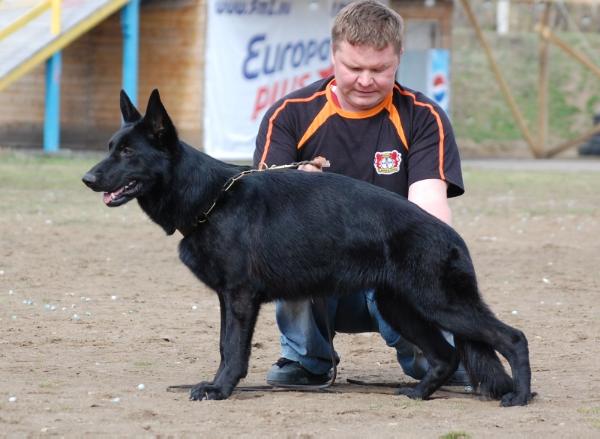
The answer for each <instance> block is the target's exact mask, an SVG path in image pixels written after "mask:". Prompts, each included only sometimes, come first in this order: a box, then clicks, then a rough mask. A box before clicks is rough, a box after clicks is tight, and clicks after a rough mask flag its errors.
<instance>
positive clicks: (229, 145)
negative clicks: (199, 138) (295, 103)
mask: <svg viewBox="0 0 600 439" xmlns="http://www.w3.org/2000/svg"><path fill="white" fill-rule="evenodd" d="M207 3H208V6H207V7H208V14H207V20H208V24H207V26H208V28H207V34H206V66H205V73H206V74H205V78H206V82H205V95H204V99H205V107H204V146H205V151H206V152H207V153H208V154H210V155H212V156H214V157H217V158H220V159H225V160H247V159H251V158H252V154H253V151H254V142H255V138H256V133H257V132H258V127H259V125H260V121H261V119H262V117H263V115H264V114H265V112H266V110H267V109H268V108H269V107H270V106H271V105H272V104H273V103H274V102H275V101H277V100H278V99H280V98H282V97H283V96H285V95H286V94H288V93H289V92H291V91H293V90H295V89H298V88H300V87H302V86H304V85H308V84H310V83H311V82H313V81H316V80H317V79H320V78H322V77H326V76H329V75H330V74H331V73H332V69H331V60H330V26H331V22H332V19H333V17H334V16H335V14H336V13H337V12H338V11H339V9H341V8H342V7H343V6H344V5H345V4H347V3H348V2H347V1H334V0H313V1H311V0H288V1H284V0H262V1H261V0H246V1H238V0H235V1H220V0H209V1H208V2H207Z"/></svg>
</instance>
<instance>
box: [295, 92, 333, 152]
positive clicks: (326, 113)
mask: <svg viewBox="0 0 600 439" xmlns="http://www.w3.org/2000/svg"><path fill="white" fill-rule="evenodd" d="M335 113H336V109H335V106H334V104H332V103H331V102H330V101H329V100H327V101H325V105H324V106H323V108H322V109H321V111H319V114H317V116H316V117H315V118H314V119H313V121H312V122H311V123H310V125H309V126H308V128H307V129H306V132H305V133H304V135H303V136H302V138H301V139H300V142H298V149H300V148H302V147H303V146H304V144H305V143H306V142H307V141H308V139H310V137H311V136H312V135H313V134H314V133H315V132H316V131H317V130H318V129H319V128H321V126H322V125H323V124H324V123H325V122H327V119H329V118H330V117H331V116H333V115H334V114H335Z"/></svg>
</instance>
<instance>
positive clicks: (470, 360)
mask: <svg viewBox="0 0 600 439" xmlns="http://www.w3.org/2000/svg"><path fill="white" fill-rule="evenodd" d="M454 341H455V344H456V349H457V350H458V354H459V356H460V360H461V361H462V363H463V364H464V366H465V369H466V370H467V373H468V375H469V378H470V380H471V383H472V384H473V386H474V387H475V389H476V390H478V391H479V393H480V394H481V395H482V396H483V397H486V398H492V399H501V398H502V395H504V394H506V393H509V392H512V391H513V389H514V383H513V380H512V378H511V377H510V375H508V374H507V373H506V370H505V369H504V366H503V365H502V363H501V362H500V358H498V355H497V354H496V351H494V349H492V347H491V346H490V345H488V344H486V343H482V342H476V341H471V340H464V339H461V338H459V337H455V340H454Z"/></svg>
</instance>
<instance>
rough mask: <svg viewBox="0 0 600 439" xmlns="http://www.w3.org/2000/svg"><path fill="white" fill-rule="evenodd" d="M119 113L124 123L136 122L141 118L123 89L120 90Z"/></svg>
mask: <svg viewBox="0 0 600 439" xmlns="http://www.w3.org/2000/svg"><path fill="white" fill-rule="evenodd" d="M121 114H122V115H123V122H125V123H131V122H137V121H138V120H140V119H141V118H142V115H141V114H140V112H139V111H138V110H137V108H135V105H133V104H132V103H131V99H129V96H127V93H125V90H121Z"/></svg>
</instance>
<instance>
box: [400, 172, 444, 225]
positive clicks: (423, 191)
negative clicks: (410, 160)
mask: <svg viewBox="0 0 600 439" xmlns="http://www.w3.org/2000/svg"><path fill="white" fill-rule="evenodd" d="M447 190H448V184H447V183H446V182H445V181H444V180H439V179H434V178H430V179H426V180H419V181H416V182H414V183H413V184H411V185H410V187H409V188H408V199H409V201H412V202H413V203H415V204H416V205H417V206H419V207H420V208H421V209H423V210H425V211H427V212H429V213H430V214H432V215H433V216H435V217H437V218H439V219H440V220H442V221H444V222H445V223H446V224H448V225H452V211H451V210H450V205H449V204H448V197H447V196H446V193H447Z"/></svg>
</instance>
